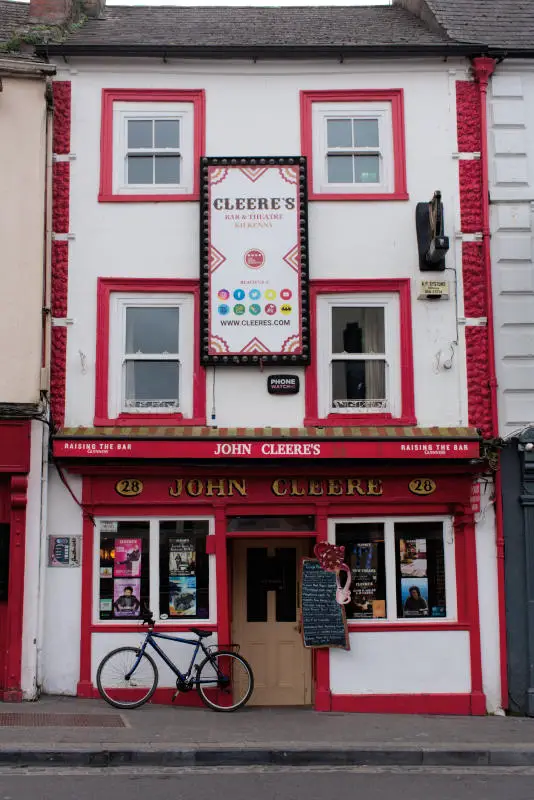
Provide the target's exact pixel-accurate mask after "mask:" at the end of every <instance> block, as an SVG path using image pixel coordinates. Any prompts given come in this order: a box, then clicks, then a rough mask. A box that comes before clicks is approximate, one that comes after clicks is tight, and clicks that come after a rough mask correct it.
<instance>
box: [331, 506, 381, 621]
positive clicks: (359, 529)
mask: <svg viewBox="0 0 534 800" xmlns="http://www.w3.org/2000/svg"><path fill="white" fill-rule="evenodd" d="M336 544H337V545H344V547H345V563H346V564H347V565H348V566H349V567H350V572H351V576H352V584H351V601H350V603H347V605H346V606H345V609H346V612H347V619H384V618H385V617H386V560H385V550H384V526H383V525H382V524H381V523H378V522H366V523H352V522H351V523H344V522H343V523H338V524H337V525H336Z"/></svg>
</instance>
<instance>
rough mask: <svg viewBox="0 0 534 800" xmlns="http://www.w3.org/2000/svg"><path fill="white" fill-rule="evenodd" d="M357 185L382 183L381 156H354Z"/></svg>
mask: <svg viewBox="0 0 534 800" xmlns="http://www.w3.org/2000/svg"><path fill="white" fill-rule="evenodd" d="M354 172H355V175H356V179H355V182H356V183H380V158H379V156H354Z"/></svg>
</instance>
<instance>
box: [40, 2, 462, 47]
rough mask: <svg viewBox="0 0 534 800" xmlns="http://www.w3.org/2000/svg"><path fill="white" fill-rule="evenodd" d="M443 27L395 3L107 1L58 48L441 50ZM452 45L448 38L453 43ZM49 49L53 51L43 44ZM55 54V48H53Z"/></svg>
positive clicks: (446, 44)
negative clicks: (281, 4)
mask: <svg viewBox="0 0 534 800" xmlns="http://www.w3.org/2000/svg"><path fill="white" fill-rule="evenodd" d="M451 44H452V43H451V41H450V39H449V37H448V36H447V35H446V34H445V33H440V32H439V31H438V32H435V31H432V30H431V29H430V27H429V26H427V25H426V24H425V23H424V22H422V21H421V20H420V19H418V18H417V17H416V16H414V15H413V14H411V13H410V12H409V11H406V10H405V9H404V8H401V7H400V6H356V7H355V6H347V7H341V8H340V7H337V6H336V7H329V6H326V7H304V6H303V7H292V8H287V7H263V8H250V7H246V8H236V7H202V6H200V5H199V6H197V7H177V6H159V7H157V6H108V7H107V8H106V11H105V15H104V19H89V20H87V22H86V23H85V25H83V26H82V27H81V28H79V29H78V30H76V31H74V32H73V33H71V34H70V35H69V36H68V37H67V38H66V39H65V41H64V42H63V44H62V45H58V46H54V48H57V47H60V48H61V50H62V51H63V52H64V51H66V50H71V48H72V49H76V50H77V51H78V52H80V50H83V49H85V50H87V51H88V52H89V51H90V52H92V53H97V52H98V51H101V52H104V51H107V50H109V49H111V48H113V50H115V52H120V51H125V50H128V49H131V50H135V51H136V52H139V51H142V50H146V51H148V50H150V49H152V50H156V49H159V50H160V51H161V50H162V49H168V50H169V51H172V49H173V48H174V49H176V50H180V51H181V52H183V51H184V50H189V51H194V50H195V49H196V50H198V51H199V52H206V50H208V49H210V50H211V51H216V50H217V49H219V50H220V51H221V54H222V51H223V50H232V49H233V50H235V49H237V48H239V49H243V50H253V49H257V50H258V51H259V52H261V51H262V50H264V51H266V50H269V49H276V50H277V51H280V50H282V51H284V54H285V55H289V56H291V55H292V54H293V55H297V54H298V53H299V52H300V51H302V50H308V51H309V52H310V54H312V55H313V54H315V55H321V52H323V51H324V52H330V53H331V52H332V51H333V50H334V51H335V50H337V51H339V50H342V49H352V48H357V49H365V48H368V49H373V48H374V49H376V48H380V47H385V48H393V49H395V48H401V49H402V48H406V49H411V50H417V49H421V48H422V49H424V48H428V49H429V50H433V49H435V48H436V47H443V48H445V49H447V48H448V47H450V46H451ZM452 46H453V47H454V44H452ZM50 52H51V53H52V52H54V49H53V48H50ZM56 52H57V50H56Z"/></svg>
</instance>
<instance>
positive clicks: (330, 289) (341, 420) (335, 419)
mask: <svg viewBox="0 0 534 800" xmlns="http://www.w3.org/2000/svg"><path fill="white" fill-rule="evenodd" d="M385 292H390V293H392V294H398V296H399V324H400V331H399V337H400V371H401V395H402V402H401V405H402V411H401V415H400V417H398V418H397V417H395V418H394V417H392V416H391V415H390V414H366V415H359V416H358V415H356V414H354V415H352V414H351V415H348V414H328V416H327V417H326V418H321V417H319V384H318V372H317V370H318V365H317V361H318V358H317V352H318V349H319V341H318V336H319V331H318V328H317V318H318V313H317V303H318V300H319V297H320V296H321V295H323V294H357V293H385ZM310 321H311V324H310V331H311V336H312V347H313V352H314V354H315V356H314V358H312V361H311V364H310V365H309V366H308V368H307V369H306V398H305V418H304V425H326V426H328V425H333V426H336V425H340V424H343V425H369V426H376V425H415V424H416V418H415V394H414V366H413V345H412V328H413V326H412V305H411V294H410V279H409V278H401V279H395V278H377V279H359V278H356V279H340V280H315V281H311V282H310Z"/></svg>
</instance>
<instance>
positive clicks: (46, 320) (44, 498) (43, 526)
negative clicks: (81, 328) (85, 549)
mask: <svg viewBox="0 0 534 800" xmlns="http://www.w3.org/2000/svg"><path fill="white" fill-rule="evenodd" d="M46 100H47V102H46V172H45V253H44V275H43V332H42V336H43V370H44V374H45V375H46V388H45V386H44V384H42V386H41V389H42V391H43V392H46V394H47V395H48V398H50V391H49V390H50V357H51V324H52V313H51V292H52V191H53V170H52V162H53V139H52V136H53V118H54V108H53V102H52V80H51V79H47V82H46ZM46 417H47V420H48V422H50V413H49V412H48V409H47V410H46ZM49 442H50V429H49V425H47V424H46V423H45V424H43V441H42V448H43V450H42V458H41V518H40V538H39V542H40V544H39V578H38V595H37V596H38V606H37V635H36V654H35V684H36V694H37V697H38V696H39V695H40V693H41V689H42V682H43V666H42V661H43V633H44V610H45V602H44V601H45V591H46V586H45V581H46V566H47V560H48V547H47V544H48V540H47V531H48V526H47V516H48V470H49V463H48V448H49Z"/></svg>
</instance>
